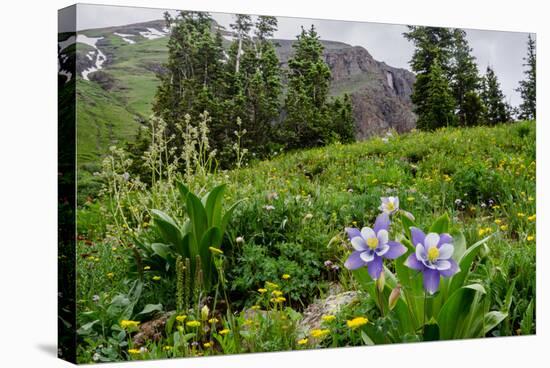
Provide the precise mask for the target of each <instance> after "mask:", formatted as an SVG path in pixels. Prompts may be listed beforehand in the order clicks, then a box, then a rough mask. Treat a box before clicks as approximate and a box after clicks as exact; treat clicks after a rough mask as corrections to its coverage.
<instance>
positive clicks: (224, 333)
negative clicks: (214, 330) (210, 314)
mask: <svg viewBox="0 0 550 368" xmlns="http://www.w3.org/2000/svg"><path fill="white" fill-rule="evenodd" d="M230 332H231V330H230V329H228V328H224V329H223V330H221V331H220V332H218V333H219V334H220V335H222V336H225V335H227V334H228V333H230Z"/></svg>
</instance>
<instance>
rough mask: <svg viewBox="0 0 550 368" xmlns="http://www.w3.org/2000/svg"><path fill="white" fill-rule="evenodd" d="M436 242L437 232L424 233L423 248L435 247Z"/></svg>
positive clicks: (437, 239)
mask: <svg viewBox="0 0 550 368" xmlns="http://www.w3.org/2000/svg"><path fill="white" fill-rule="evenodd" d="M437 244H439V234H436V233H429V234H428V235H426V239H424V248H426V250H428V249H430V248H432V247H437Z"/></svg>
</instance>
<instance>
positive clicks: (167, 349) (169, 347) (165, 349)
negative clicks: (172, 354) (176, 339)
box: [162, 345, 172, 351]
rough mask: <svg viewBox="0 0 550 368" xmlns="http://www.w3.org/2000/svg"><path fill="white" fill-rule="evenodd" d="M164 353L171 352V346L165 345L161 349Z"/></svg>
mask: <svg viewBox="0 0 550 368" xmlns="http://www.w3.org/2000/svg"><path fill="white" fill-rule="evenodd" d="M162 349H163V350H164V351H170V350H172V346H170V345H166V346H165V347H163V348H162Z"/></svg>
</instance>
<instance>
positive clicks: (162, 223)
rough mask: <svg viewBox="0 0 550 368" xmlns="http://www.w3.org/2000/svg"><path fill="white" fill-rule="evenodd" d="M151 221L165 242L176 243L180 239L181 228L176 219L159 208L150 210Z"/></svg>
mask: <svg viewBox="0 0 550 368" xmlns="http://www.w3.org/2000/svg"><path fill="white" fill-rule="evenodd" d="M151 213H152V214H153V222H154V224H155V225H156V227H157V229H158V231H159V232H160V235H161V236H162V239H163V240H164V242H165V243H169V244H173V245H176V244H178V243H179V241H180V240H181V237H182V234H181V230H180V228H179V226H178V224H177V223H176V221H175V220H174V219H173V218H172V217H170V216H169V215H167V214H166V213H164V212H162V211H159V210H151Z"/></svg>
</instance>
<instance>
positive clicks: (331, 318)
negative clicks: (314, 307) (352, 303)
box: [321, 314, 336, 322]
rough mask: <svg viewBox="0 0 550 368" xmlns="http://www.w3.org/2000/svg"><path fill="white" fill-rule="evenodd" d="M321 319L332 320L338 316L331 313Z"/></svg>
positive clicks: (324, 320)
mask: <svg viewBox="0 0 550 368" xmlns="http://www.w3.org/2000/svg"><path fill="white" fill-rule="evenodd" d="M321 319H322V320H323V322H332V321H334V320H335V319H336V316H333V315H331V314H327V315H325V316H322V317H321Z"/></svg>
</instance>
